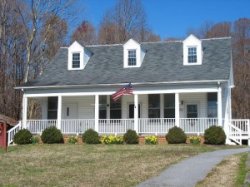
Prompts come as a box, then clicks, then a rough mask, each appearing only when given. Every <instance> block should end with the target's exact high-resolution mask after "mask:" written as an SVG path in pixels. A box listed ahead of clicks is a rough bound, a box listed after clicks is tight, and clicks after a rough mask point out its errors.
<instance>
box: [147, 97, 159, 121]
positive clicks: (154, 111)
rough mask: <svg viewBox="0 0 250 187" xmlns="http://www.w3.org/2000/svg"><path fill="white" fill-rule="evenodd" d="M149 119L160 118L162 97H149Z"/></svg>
mask: <svg viewBox="0 0 250 187" xmlns="http://www.w3.org/2000/svg"><path fill="white" fill-rule="evenodd" d="M148 117H149V118H160V95H159V94H151V95H148Z"/></svg>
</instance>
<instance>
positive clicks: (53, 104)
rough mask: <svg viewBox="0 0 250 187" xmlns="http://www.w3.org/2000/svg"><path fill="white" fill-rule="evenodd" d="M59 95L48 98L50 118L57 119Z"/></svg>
mask: <svg viewBox="0 0 250 187" xmlns="http://www.w3.org/2000/svg"><path fill="white" fill-rule="evenodd" d="M57 101H58V99H57V97H49V98H48V119H57Z"/></svg>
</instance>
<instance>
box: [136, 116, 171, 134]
mask: <svg viewBox="0 0 250 187" xmlns="http://www.w3.org/2000/svg"><path fill="white" fill-rule="evenodd" d="M138 125H139V130H138V131H139V133H142V134H147V133H150V134H151V133H154V134H162V133H164V134H165V133H167V132H168V130H169V129H170V128H172V127H174V126H175V119H174V118H140V119H139V121H138Z"/></svg>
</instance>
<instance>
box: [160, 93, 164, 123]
mask: <svg viewBox="0 0 250 187" xmlns="http://www.w3.org/2000/svg"><path fill="white" fill-rule="evenodd" d="M160 117H161V118H164V94H160Z"/></svg>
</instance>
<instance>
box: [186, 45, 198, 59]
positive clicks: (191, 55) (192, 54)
mask: <svg viewBox="0 0 250 187" xmlns="http://www.w3.org/2000/svg"><path fill="white" fill-rule="evenodd" d="M188 63H197V48H196V47H189V48H188Z"/></svg>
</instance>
